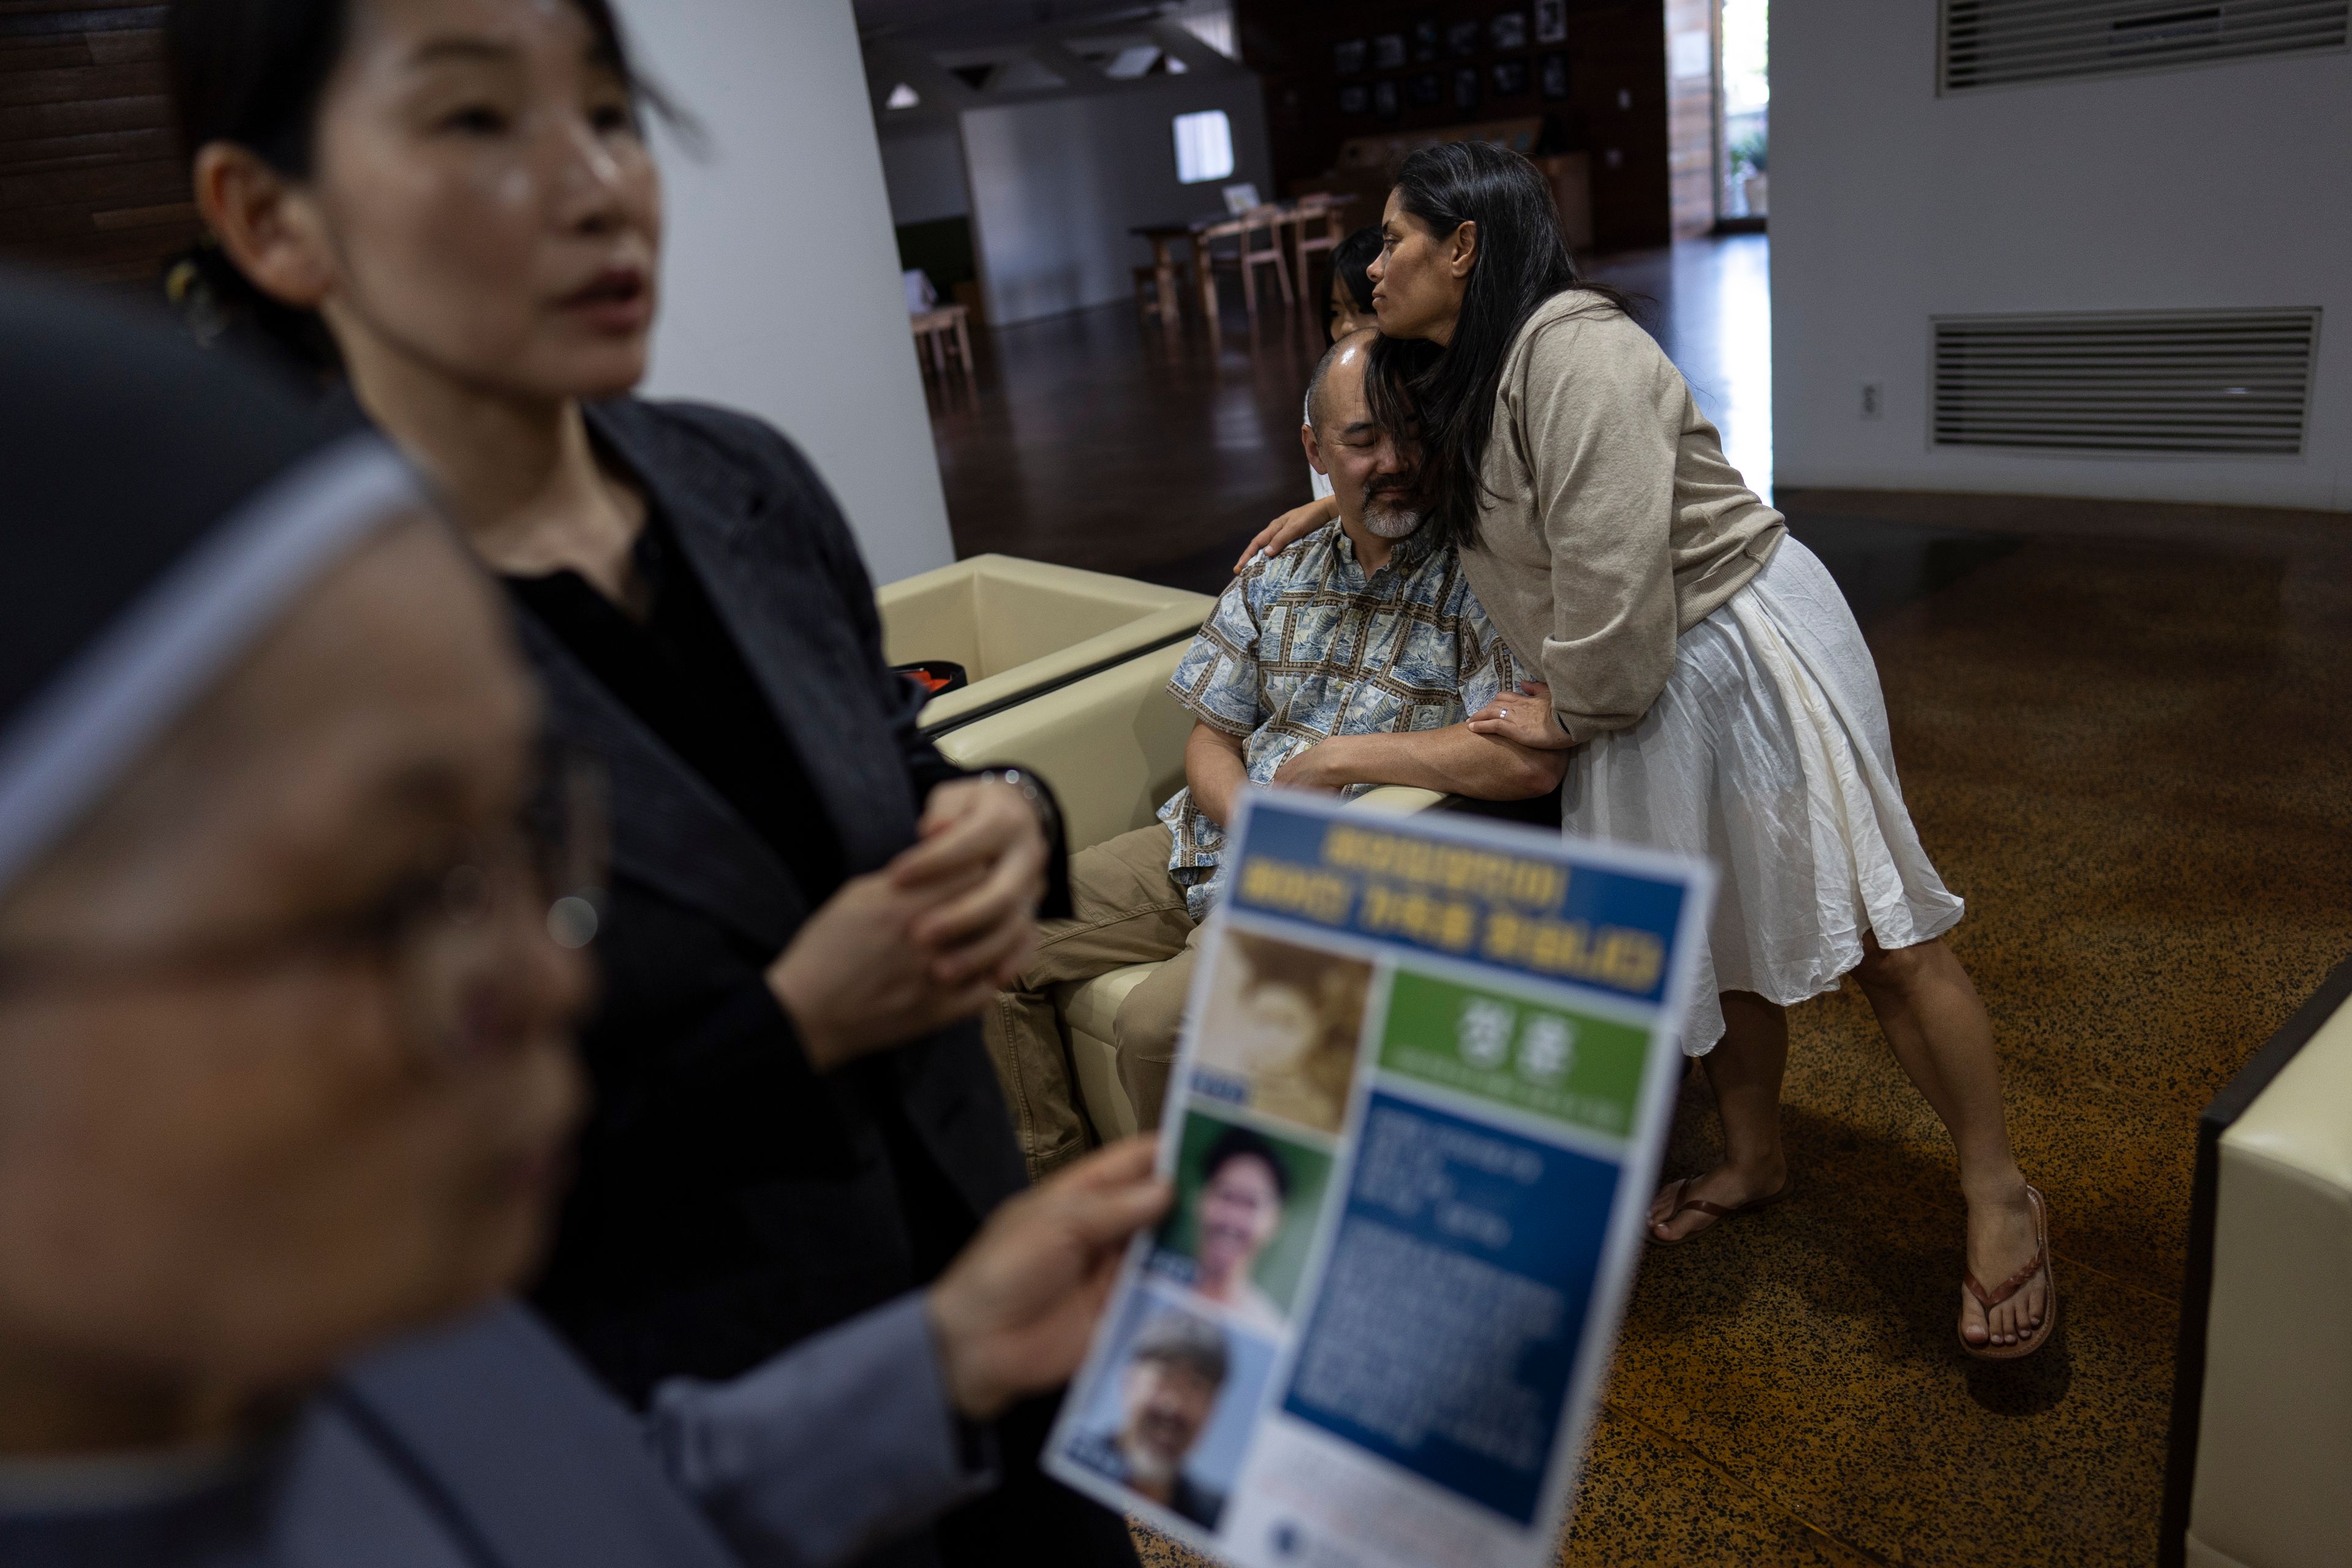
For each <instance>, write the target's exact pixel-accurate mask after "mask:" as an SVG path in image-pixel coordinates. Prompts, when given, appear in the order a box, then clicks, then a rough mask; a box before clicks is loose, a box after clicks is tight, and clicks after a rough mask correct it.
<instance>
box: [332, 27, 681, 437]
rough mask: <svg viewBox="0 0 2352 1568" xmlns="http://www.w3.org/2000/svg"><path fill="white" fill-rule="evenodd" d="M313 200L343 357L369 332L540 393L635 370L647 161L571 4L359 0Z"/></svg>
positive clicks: (643, 278)
mask: <svg viewBox="0 0 2352 1568" xmlns="http://www.w3.org/2000/svg"><path fill="white" fill-rule="evenodd" d="M307 196H308V199H309V201H310V203H311V204H312V205H313V207H314V209H315V212H316V215H317V219H318V223H317V227H318V229H319V230H320V239H321V240H322V241H323V242H324V244H323V264H324V275H325V276H326V277H328V278H331V283H330V284H329V287H328V293H327V295H326V297H325V299H324V300H321V301H320V303H321V304H322V306H323V308H324V309H325V310H326V313H327V317H328V321H329V324H330V325H331V326H332V327H333V328H334V330H335V332H336V335H337V337H338V339H339V340H340V341H341V342H343V343H344V346H345V352H346V354H347V355H348V356H350V357H352V359H353V360H354V361H355V363H356V362H358V361H360V360H362V358H364V357H365V355H366V354H367V353H368V352H369V346H370V345H369V344H368V342H367V341H366V340H369V339H374V340H378V342H380V344H381V346H382V347H383V348H386V349H389V350H390V351H391V352H392V353H394V354H395V355H398V356H401V357H407V358H414V359H417V360H421V361H424V362H425V363H427V364H429V365H431V366H432V367H434V368H435V369H436V370H438V371H439V372H441V373H442V374H446V375H450V376H452V377H453V378H455V379H457V380H458V381H461V382H463V383H466V384H471V385H477V386H480V387H483V388H486V389H489V390H493V391H499V392H507V393H520V394H523V395H541V396H551V397H572V396H577V397H597V396H607V395H613V394H616V393H619V392H623V391H625V390H626V389H627V388H629V387H631V386H633V385H635V384H636V383H637V381H638V380H639V379H641V378H642V377H643V376H644V374H645V369H646V343H647V338H648V335H649V333H650V331H651V329H652V326H653V319H654V305H655V297H656V283H657V273H658V266H659V259H660V246H661V182H660V176H659V175H658V174H657V173H656V169H655V167H654V162H653V158H652V156H651V155H650V153H648V152H647V150H646V144H645V141H644V139H643V137H642V135H641V134H640V132H639V128H638V122H637V117H636V110H635V104H634V103H633V102H632V100H631V98H630V94H629V90H628V88H627V86H626V84H625V82H623V80H622V79H621V77H620V75H619V74H618V72H616V71H615V70H614V69H613V68H612V67H611V65H610V64H609V63H607V62H604V61H601V60H599V59H598V58H596V55H595V38H594V35H593V32H592V31H591V30H590V28H589V26H588V24H587V21H586V19H585V18H584V17H583V16H581V14H580V11H579V9H578V8H577V7H576V6H574V5H570V4H566V3H565V0H352V16H351V32H350V37H349V40H348V42H347V44H346V46H345V48H344V54H343V58H342V61H341V65H340V66H339V67H338V68H337V69H336V71H335V73H334V75H333V77H332V78H331V79H330V81H329V82H328V85H327V89H326V92H325V94H324V95H323V97H322V99H321V100H320V113H319V121H318V129H317V137H316V142H315V151H314V157H313V174H312V178H311V179H310V182H309V183H308V186H307ZM354 338H357V339H358V340H360V341H359V342H353V339H354Z"/></svg>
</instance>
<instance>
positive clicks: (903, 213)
mask: <svg viewBox="0 0 2352 1568" xmlns="http://www.w3.org/2000/svg"><path fill="white" fill-rule="evenodd" d="M882 179H883V183H884V184H886V185H887V186H888V187H889V192H890V216H891V218H892V220H893V221H895V222H897V223H899V224H902V225H903V224H910V223H929V222H931V221H932V220H933V219H936V218H943V217H962V216H965V215H967V214H969V213H970V212H971V195H969V194H968V193H967V192H966V191H965V190H964V185H963V138H962V137H961V135H959V134H957V132H956V128H955V125H954V123H953V122H952V121H950V122H949V123H946V124H933V125H923V126H918V127H915V128H913V129H911V130H907V131H898V132H892V133H891V134H889V135H887V136H885V137H883V138H882Z"/></svg>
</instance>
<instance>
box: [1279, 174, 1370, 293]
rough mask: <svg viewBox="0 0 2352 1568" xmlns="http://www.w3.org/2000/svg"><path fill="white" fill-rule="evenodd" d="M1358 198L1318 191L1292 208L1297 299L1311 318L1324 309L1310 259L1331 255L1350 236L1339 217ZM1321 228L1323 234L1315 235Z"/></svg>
mask: <svg viewBox="0 0 2352 1568" xmlns="http://www.w3.org/2000/svg"><path fill="white" fill-rule="evenodd" d="M1355 199H1356V198H1355V197H1353V196H1350V195H1324V194H1322V193H1319V192H1318V193H1316V194H1313V195H1305V196H1301V197H1299V198H1298V201H1297V205H1295V206H1293V207H1292V209H1291V211H1292V212H1293V213H1294V214H1295V215H1296V216H1294V217H1293V219H1292V221H1293V222H1294V223H1296V224H1297V226H1298V239H1297V256H1298V298H1299V302H1300V303H1301V304H1303V305H1305V306H1306V307H1307V313H1308V314H1309V315H1313V314H1315V313H1316V311H1317V310H1318V309H1319V308H1320V307H1321V305H1322V302H1323V295H1322V294H1318V293H1317V292H1316V291H1315V285H1314V278H1315V274H1314V273H1312V272H1311V271H1309V270H1307V258H1308V257H1310V256H1312V255H1314V254H1315V253H1317V252H1318V251H1321V252H1327V253H1328V252H1329V251H1332V250H1336V249H1338V248H1339V242H1340V241H1341V240H1342V239H1345V238H1346V237H1348V227H1347V225H1345V224H1343V223H1341V222H1340V221H1339V215H1340V214H1341V213H1342V212H1344V211H1346V210H1347V208H1348V206H1349V204H1350V203H1352V202H1353V201H1354V200H1355ZM1318 225H1319V226H1321V228H1322V231H1323V232H1322V233H1320V234H1316V233H1314V232H1312V231H1313V230H1314V229H1315V228H1316V227H1317V226H1318ZM1328 292H1329V290H1328V289H1326V290H1324V293H1328Z"/></svg>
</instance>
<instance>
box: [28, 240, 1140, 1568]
mask: <svg viewBox="0 0 2352 1568" xmlns="http://www.w3.org/2000/svg"><path fill="white" fill-rule="evenodd" d="M0 424H5V427H6V429H7V430H8V431H9V433H10V434H9V439H8V441H7V443H6V444H5V447H0V479H5V487H6V493H7V495H8V498H9V499H8V506H9V509H10V518H11V524H12V526H11V532H10V537H11V541H12V543H13V544H14V545H15V546H16V548H15V550H14V552H13V553H12V560H11V564H10V570H9V571H8V573H7V574H5V576H4V577H0V1563H7V1564H9V1565H10V1568H167V1565H168V1568H349V1565H352V1564H358V1563H399V1564H401V1565H402V1568H729V1565H730V1564H733V1563H739V1562H740V1563H748V1564H755V1565H773V1568H828V1565H831V1564H837V1563H845V1562H847V1561H849V1560H851V1559H852V1558H854V1557H856V1556H857V1555H859V1554H860V1553H863V1552H868V1551H871V1550H875V1549H877V1548H879V1549H881V1550H884V1551H890V1550H895V1549H896V1547H897V1544H898V1543H901V1542H904V1540H905V1538H907V1537H908V1535H909V1534H910V1533H912V1532H915V1531H919V1530H921V1529H922V1527H923V1526H924V1525H925V1523H926V1522H927V1521H930V1520H932V1519H935V1518H937V1517H939V1516H940V1515H941V1514H942V1513H944V1512H945V1511H947V1510H950V1509H953V1508H955V1507H957V1506H959V1505H962V1504H966V1503H968V1502H969V1501H970V1500H972V1499H974V1498H976V1497H979V1496H982V1495H984V1494H986V1493H987V1492H989V1491H990V1489H992V1487H993V1486H994V1485H995V1484H996V1483H997V1480H998V1478H999V1477H1000V1476H1001V1475H1002V1473H1003V1465H1002V1458H1001V1453H1000V1450H999V1448H998V1447H997V1445H996V1443H995V1440H994V1437H993V1435H992V1430H991V1427H990V1423H991V1422H992V1421H993V1420H994V1419H995V1418H996V1417H998V1416H999V1415H1001V1414H1002V1413H1003V1411H1004V1410H1005V1409H1007V1408H1008V1407H1010V1406H1011V1405H1012V1404H1013V1402H1014V1401H1015V1400H1016V1399H1018V1398H1021V1397H1022V1396H1024V1395H1027V1394H1034V1393H1036V1392H1037V1391H1040V1390H1043V1389H1046V1388H1051V1387H1053V1386H1055V1384H1059V1383H1060V1382H1061V1381H1062V1380H1063V1379H1065V1378H1066V1376H1067V1375H1068V1373H1069V1372H1070V1370H1071V1368H1072V1367H1073V1366H1074V1365H1075V1363H1076V1361H1077V1359H1078V1357H1079V1355H1080V1353H1081V1352H1082V1351H1083V1348H1084V1342H1085V1339H1086V1335H1087V1330H1088V1328H1089V1326H1090V1325H1091V1324H1092V1323H1093V1321H1095V1319H1096V1317H1097V1313H1098V1311H1099V1309H1100V1306H1101V1303H1102V1300H1103V1297H1104V1295H1105V1293H1106V1292H1107V1290H1108V1288H1109V1285H1110V1283H1111V1279H1112V1277H1113V1274H1114V1272H1115V1270H1116V1268H1117V1262H1118V1256H1119V1253H1120V1251H1121V1250H1122V1248H1123V1247H1124V1246H1125V1244H1126V1242H1127V1240H1128V1238H1129V1236H1130V1235H1131V1234H1132V1233H1133V1232H1135V1231H1136V1230H1137V1229H1139V1227H1140V1226H1145V1225H1148V1224H1150V1222H1152V1221H1153V1220H1154V1219H1156V1218H1158V1217H1159V1215H1160V1213H1161V1212H1162V1211H1163V1210H1164V1208H1165V1207H1166V1205H1167V1201H1168V1200H1167V1193H1166V1191H1165V1189H1164V1188H1163V1187H1162V1186H1161V1185H1160V1184H1158V1183H1156V1182H1154V1181H1152V1180H1151V1179H1150V1174H1149V1163H1150V1155H1149V1151H1148V1150H1147V1149H1146V1148H1144V1147H1143V1146H1142V1145H1141V1144H1139V1143H1135V1144H1129V1145H1128V1146H1126V1147H1123V1148H1119V1149H1113V1150H1106V1151H1104V1152H1102V1153H1100V1154H1099V1155H1097V1156H1096V1157H1095V1158H1094V1159H1093V1160H1091V1161H1089V1162H1087V1163H1084V1164H1081V1165H1078V1166H1076V1167H1073V1168H1072V1169H1071V1170H1069V1171H1068V1172H1066V1173H1063V1175H1062V1177H1061V1178H1060V1179H1057V1180H1056V1181H1055V1183H1053V1184H1049V1185H1047V1186H1046V1187H1045V1188H1043V1189H1041V1190H1039V1191H1036V1192H1034V1193H1030V1194H1024V1195H1023V1196H1021V1197H1018V1198H1015V1199H1013V1200H1012V1201H1011V1202H1009V1203H1007V1204H1005V1205H1003V1206H1002V1207H1001V1208H999V1209H998V1210H997V1211H996V1212H995V1214H994V1215H992V1217H991V1218H990V1220H989V1221H988V1223H987V1225H986V1226H984V1227H983V1228H982V1231H981V1233H980V1235H979V1236H978V1237H977V1238H976V1239H975V1240H973V1241H972V1242H971V1244H970V1245H969V1246H968V1247H965V1248H964V1249H963V1250H962V1252H961V1254H960V1256H958V1257H957V1258H955V1260H954V1261H953V1262H952V1263H950V1266H949V1267H948V1268H947V1269H946V1270H945V1272H944V1273H943V1274H942V1276H941V1277H940V1279H938V1280H937V1281H936V1282H934V1283H933V1284H932V1285H931V1286H930V1287H929V1289H923V1290H913V1291H908V1292H906V1293H904V1294H902V1295H900V1296H898V1298H896V1299H894V1300H890V1301H888V1302H887V1303H885V1304H882V1305H880V1306H878V1307H877V1308H875V1309H874V1310H870V1311H868V1312H866V1313H863V1314H861V1315H859V1316H857V1317H856V1318H854V1319H852V1320H851V1321H848V1322H845V1323H844V1324H843V1325H841V1326H840V1327H838V1328H836V1329H835V1330H833V1331H830V1332H828V1333H825V1334H823V1335H819V1336H816V1337H814V1338H812V1339H811V1340H809V1341H807V1342H804V1343H803V1344H801V1345H799V1346H796V1347H794V1348H793V1350H791V1351H789V1352H784V1353H783V1354H781V1355H779V1356H776V1357H773V1358H771V1359H770V1360H768V1361H766V1362H764V1363H761V1365H759V1366H758V1367H756V1368H754V1369H752V1370H751V1372H750V1373H747V1374H746V1375H744V1376H743V1377H741V1378H740V1379H737V1380H735V1381H733V1382H729V1383H715V1382H699V1381H696V1380H691V1379H685V1378H675V1379H668V1380H665V1381H664V1382H663V1383H662V1384H660V1385H659V1386H658V1387H657V1388H656V1390H655V1391H654V1395H653V1398H652V1401H651V1405H650V1408H649V1410H648V1411H647V1412H646V1414H645V1415H642V1416H640V1415H638V1414H636V1413H635V1412H632V1411H631V1410H629V1409H628V1408H627V1407H625V1406H624V1405H621V1404H620V1403H619V1402H618V1401H617V1400H615V1399H614V1398H613V1397H612V1396H611V1395H609V1394H606V1393H605V1392H604V1390H603V1389H602V1388H601V1387H600V1386H599V1385H598V1384H597V1383H596V1382H595V1380H594V1379H593V1377H592V1376H591V1375H590V1373H588V1371H587V1370H586V1369H585V1368H584V1367H583V1365H582V1364H581V1363H579V1362H578V1361H576V1360H574V1359H573V1358H572V1355H571V1353H570V1352H568V1351H567V1350H566V1349H565V1348H564V1346H563V1345H562V1342H561V1341H559V1340H558V1339H557V1338H556V1337H555V1335H554V1334H553V1333H552V1332H551V1331H550V1329H549V1328H548V1327H547V1326H546V1325H545V1324H544V1323H543V1322H541V1321H540V1320H539V1319H538V1318H536V1317H535V1316H534V1315H533V1314H532V1313H530V1311H529V1310H525V1309H523V1308H521V1307H520V1306H518V1305H516V1304H515V1303H513V1302H512V1301H510V1300H505V1299H504V1297H505V1293H506V1292H507V1291H509V1290H511V1289H514V1288H515V1287H516V1286H517V1285H518V1284H519V1283H520V1281H521V1280H522V1279H524V1278H525V1276H526V1275H527V1274H528V1273H529V1271H530V1269H531V1268H532V1267H533V1266H534V1264H535V1263H536V1261H537V1259H538V1258H539V1257H540V1255H541V1251H542V1250H543V1248H544V1247H545V1245H546V1242H547V1239H548V1236H549V1233H550V1230H551V1218H552V1214H553V1209H554V1205H555V1203H556V1200H557V1199H558V1197H559V1196H560V1195H561V1193H562V1173H563V1171H564V1166H565V1161H564V1154H565V1151H566V1146H567V1144H568V1142H569V1141H570V1138H571V1135H572V1131H573V1129H574V1128H575V1126H576V1125H577V1122H578V1120H579V1116H580V1111H581V1104H582V1092H581V1082H580V1072H579V1068H578V1066H577V1063H576V1058H575V1055H574V1047H573V1041H572V1025H573V1023H574V1021H575V1019H576V1018H577V1016H579V1013H580V1011H581V1009H582V1008H583V1005H584V1004H585V1002H586V999H587V994H588V988H589V976H588V972H587V967H586V963H585V960H584V957H583V953H582V952H581V951H580V948H581V946H582V944H583V942H585V941H586V939H587V937H588V934H589V932H588V926H589V924H590V918H591V917H592V916H593V911H594V909H595V906H596V904H597V902H598V901H599V900H601V898H602V897H603V896H604V895H603V857H602V854H601V848H602V844H601V836H600V833H599V831H598V829H599V828H600V826H601V824H602V816H601V814H600V813H599V812H598V811H597V810H595V809H594V807H595V804H596V798H597V796H598V794H599V791H598V790H597V787H596V783H597V781H596V779H595V777H594V775H593V772H589V771H585V770H583V769H582V768H581V766H580V765H579V762H578V759H576V758H573V757H571V756H569V755H567V754H564V753H561V752H559V753H557V754H556V755H555V756H553V757H552V758H550V757H548V756H546V755H545V753H544V752H543V749H542V748H541V746H540V745H539V744H538V737H539V735H540V733H541V724H540V720H541V713H540V710H539V705H538V698H537V695H536V693H535V691H534V690H533V689H532V686H531V684H530V679H529V678H528V676H527V674H526V672H525V669H524V668H523V665H522V663H521V660H520V657H519V655H518V652H517V650H516V648H515V646H514V642H513V637H512V633H511V629H510V627H509V624H508V622H507V620H506V617H505V615H504V613H503V606H502V605H501V604H500V602H499V598H498V596H497V594H496V590H495V589H494V587H493V586H492V585H491V584H490V583H489V582H488V581H487V580H486V578H485V576H484V575H483V574H481V573H480V571H479V570H478V568H477V567H476V565H475V564H474V563H473V562H472V561H471V560H470V559H469V558H468V557H467V553H466V552H465V549H464V546H463V544H462V543H461V542H460V541H458V540H457V538H456V537H455V535H454V533H453V532H452V531H451V530H450V529H449V528H448V527H447V526H446V523H445V522H444V521H442V520H441V519H440V518H439V517H438V516H437V515H436V513H435V511H434V510H433V508H432V506H431V504H430V503H429V501H428V500H426V498H425V490H424V488H423V486H422V485H421V484H420V483H419V481H418V480H417V479H416V478H415V475H414V474H413V473H412V472H411V471H410V470H409V469H408V468H407V467H406V466H405V465H404V463H402V462H401V461H400V460H399V459H398V458H397V457H396V456H395V455H394V453H393V452H392V451H391V450H390V448H389V447H387V446H385V444H384V443H383V442H382V441H380V440H377V439H375V438H374V437H369V436H364V435H362V436H344V437H333V436H331V435H329V434H327V433H325V432H323V431H322V430H321V429H320V426H318V425H317V424H316V423H315V422H314V420H313V417H312V416H311V414H310V411H309V410H308V409H306V408H304V407H302V406H299V405H295V404H293V403H291V402H289V400H288V399H287V398H286V397H285V395H283V393H282V392H281V391H280V389H279V388H278V386H277V385H276V384H274V383H271V382H267V381H264V380H263V379H261V378H259V377H258V376H257V375H255V374H253V373H252V372H251V371H250V370H248V369H247V368H245V367H244V366H242V365H240V364H239V363H236V361H235V360H234V359H232V358H230V357H227V356H222V355H205V354H202V353H198V352H197V351H196V350H195V349H194V348H193V347H191V346H190V345H188V344H187V343H186V342H184V341H182V340H181V339H180V338H179V337H178V335H177V334H173V333H168V332H165V331H163V330H161V329H158V328H155V327H153V326H151V325H147V324H143V323H140V322H137V321H131V320H130V319H129V318H127V317H118V316H117V315H116V314H115V312H114V309H113V308H112V307H110V306H105V305H102V304H99V303H94V302H92V301H90V300H85V299H80V298H78V297H75V296H72V295H69V294H67V293H64V292H62V291H59V290H56V289H49V288H41V287H35V286H32V285H28V284H22V283H18V282H15V281H13V280H8V279H0Z"/></svg>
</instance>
